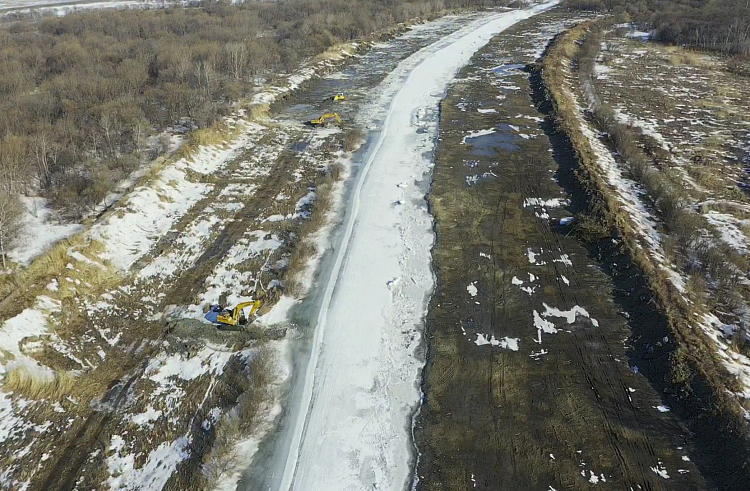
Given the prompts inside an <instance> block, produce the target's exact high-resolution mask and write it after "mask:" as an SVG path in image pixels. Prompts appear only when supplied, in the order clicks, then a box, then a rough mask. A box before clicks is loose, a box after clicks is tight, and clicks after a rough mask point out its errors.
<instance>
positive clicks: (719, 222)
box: [703, 211, 750, 254]
mask: <svg viewBox="0 0 750 491" xmlns="http://www.w3.org/2000/svg"><path fill="white" fill-rule="evenodd" d="M703 216H704V217H706V220H708V223H710V224H711V225H713V226H714V227H715V228H716V230H717V231H718V232H719V234H720V236H721V240H723V241H724V242H726V243H727V244H728V245H729V246H730V247H732V248H733V249H734V250H736V251H737V252H739V253H740V254H747V253H748V251H750V246H749V245H748V240H747V236H746V235H745V233H744V232H743V231H742V229H741V228H740V226H741V225H743V220H739V219H737V218H736V217H734V216H733V215H730V214H729V213H719V212H716V211H709V212H708V213H704V214H703Z"/></svg>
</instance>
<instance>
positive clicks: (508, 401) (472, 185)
mask: <svg viewBox="0 0 750 491" xmlns="http://www.w3.org/2000/svg"><path fill="white" fill-rule="evenodd" d="M571 21H572V19H570V17H569V15H567V14H563V13H561V12H559V11H558V12H549V13H546V14H543V15H540V16H537V17H535V18H533V19H530V20H528V21H525V22H522V23H519V24H518V25H516V26H515V27H514V28H512V29H510V30H508V31H507V32H504V33H502V34H501V35H499V36H497V37H495V38H494V39H493V41H492V42H491V43H489V44H488V45H487V46H486V47H485V48H484V49H482V50H481V51H479V52H478V53H477V54H476V55H475V56H474V58H473V60H472V63H471V64H470V65H469V66H467V67H466V68H465V69H464V70H463V71H462V72H461V73H460V75H459V77H458V78H457V80H456V81H455V83H454V84H453V86H452V88H451V90H450V91H449V93H448V94H447V97H446V98H445V99H444V100H443V103H442V106H441V119H440V138H439V143H438V146H437V150H436V155H435V170H434V176H433V179H434V180H433V185H432V190H431V193H430V196H429V203H430V207H431V211H432V213H433V214H434V217H435V233H436V245H435V249H434V255H433V260H434V269H435V274H436V276H437V289H436V292H435V294H434V296H433V298H432V301H431V305H430V310H429V314H428V318H427V337H428V360H427V366H426V368H425V374H424V381H423V391H424V405H423V406H422V408H421V410H420V412H419V414H418V416H417V419H416V429H415V433H416V442H417V446H418V448H419V450H420V457H419V464H418V468H417V476H416V479H417V489H421V490H448V489H486V490H490V489H492V490H496V489H502V490H504V491H508V490H519V491H521V490H524V491H525V490H529V489H544V490H549V491H553V490H563V489H564V490H583V489H592V487H594V485H596V488H602V489H613V490H629V489H648V490H687V489H690V490H697V489H711V488H712V487H711V486H710V485H709V484H707V482H706V479H705V478H704V474H705V470H704V469H700V468H698V467H696V465H694V463H693V462H692V461H691V460H690V455H691V454H692V453H693V452H695V451H699V450H700V449H696V448H695V445H696V442H695V441H693V439H691V435H690V434H688V432H687V430H686V429H685V426H684V425H683V424H682V423H681V421H680V420H678V419H677V418H676V417H675V416H674V413H673V412H671V411H670V408H669V407H668V406H667V405H666V404H665V403H664V402H663V400H662V395H663V391H664V390H665V389H666V390H668V386H665V384H664V380H663V378H664V377H663V374H664V371H663V366H664V363H668V360H669V354H670V350H671V349H672V348H673V347H674V344H673V340H672V339H670V337H669V335H668V331H667V328H666V323H665V320H664V318H663V316H662V315H661V314H660V313H659V312H658V311H657V310H656V309H655V307H654V306H653V303H652V302H650V301H649V299H650V298H651V296H650V294H649V291H648V289H647V287H646V284H645V281H644V279H643V278H642V277H641V276H640V275H639V273H638V270H637V268H635V267H633V265H632V264H631V263H630V262H629V260H628V258H627V256H626V255H625V254H623V253H622V252H621V250H620V247H619V244H618V241H617V239H616V238H615V237H612V238H608V239H605V240H603V241H599V242H598V243H594V244H592V243H588V242H583V241H582V240H581V239H580V238H579V235H577V234H576V233H575V231H574V230H575V220H576V218H577V216H576V214H577V213H579V212H580V211H582V210H584V209H585V208H586V207H587V206H588V204H589V203H587V199H588V198H587V196H586V194H585V193H583V192H582V190H581V188H580V186H579V183H578V181H577V179H576V176H575V173H574V171H575V159H574V156H573V154H572V151H571V148H570V145H569V142H568V141H567V140H566V139H565V137H564V136H562V135H561V134H559V133H557V132H556V131H555V126H554V121H553V120H552V117H551V115H550V113H549V110H550V107H549V104H548V102H547V101H546V100H545V93H544V88H543V87H542V86H541V80H540V79H539V77H538V76H530V70H529V69H528V67H527V65H528V64H530V63H532V62H534V60H535V58H536V57H538V56H539V55H540V54H541V50H542V49H543V48H544V45H545V43H546V42H547V40H549V38H551V37H552V36H553V35H554V34H555V33H556V32H559V31H561V30H563V29H564V27H565V25H569V24H570V23H571ZM644 372H646V373H648V374H649V377H650V378H647V377H646V376H644V375H643V373H644Z"/></svg>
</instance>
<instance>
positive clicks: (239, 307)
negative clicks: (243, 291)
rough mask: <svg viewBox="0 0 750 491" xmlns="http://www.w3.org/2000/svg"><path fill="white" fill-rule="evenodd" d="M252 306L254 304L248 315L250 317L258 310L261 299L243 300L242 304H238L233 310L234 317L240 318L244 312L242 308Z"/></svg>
mask: <svg viewBox="0 0 750 491" xmlns="http://www.w3.org/2000/svg"><path fill="white" fill-rule="evenodd" d="M250 306H252V307H253V308H252V309H250V313H249V314H248V315H247V316H248V317H252V316H253V315H254V314H255V312H256V311H257V310H258V308H259V307H260V300H255V301H252V302H242V303H240V304H237V306H236V307H235V308H234V310H233V311H232V318H234V319H239V318H240V315H241V314H242V309H244V308H245V307H250Z"/></svg>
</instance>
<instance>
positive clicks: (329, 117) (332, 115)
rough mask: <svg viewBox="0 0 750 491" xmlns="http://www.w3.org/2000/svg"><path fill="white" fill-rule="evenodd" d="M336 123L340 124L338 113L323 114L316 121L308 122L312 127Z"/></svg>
mask: <svg viewBox="0 0 750 491" xmlns="http://www.w3.org/2000/svg"><path fill="white" fill-rule="evenodd" d="M332 120H333V121H336V122H337V123H339V124H341V123H342V121H341V118H340V117H339V115H338V113H325V114H324V115H322V116H321V117H319V118H318V119H313V120H310V124H311V125H312V126H325V125H326V124H328V123H329V122H331V121H332Z"/></svg>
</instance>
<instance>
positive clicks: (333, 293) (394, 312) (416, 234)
mask: <svg viewBox="0 0 750 491" xmlns="http://www.w3.org/2000/svg"><path fill="white" fill-rule="evenodd" d="M555 3H556V2H551V3H547V4H544V5H540V6H535V7H532V8H529V9H526V10H522V11H511V12H504V13H499V14H493V15H487V16H486V17H484V18H483V19H479V20H477V21H474V22H472V23H471V24H470V25H468V26H466V27H465V28H463V29H461V30H459V31H457V32H456V33H454V34H452V35H450V36H447V37H445V38H443V39H442V40H440V41H438V42H437V43H435V44H434V45H432V46H429V47H427V48H425V49H422V50H420V51H418V52H417V53H415V54H414V55H412V56H410V57H409V58H407V59H406V60H404V61H403V62H401V63H400V64H399V67H398V68H397V69H396V70H394V71H393V72H392V73H391V74H390V75H389V76H388V77H387V78H386V80H385V81H384V82H383V84H382V85H381V89H382V94H383V95H382V96H381V98H380V101H379V102H378V103H377V104H375V105H374V107H373V108H372V112H373V113H376V112H377V111H378V110H379V108H383V107H387V108H388V109H387V112H386V114H385V121H384V127H383V131H382V132H381V134H380V135H379V138H378V139H377V140H376V141H375V142H374V143H373V147H371V148H370V149H369V151H368V153H367V155H366V161H365V162H364V163H363V164H364V165H363V166H362V170H361V172H360V175H359V176H358V180H357V182H356V184H355V187H354V190H353V193H352V196H351V213H350V214H349V215H348V216H347V219H346V222H345V223H344V225H343V236H342V244H343V245H342V247H341V248H340V249H339V250H337V251H336V254H335V256H334V263H333V267H332V274H331V280H330V281H329V282H328V283H327V284H326V285H321V288H324V290H323V298H322V305H321V310H320V316H319V318H318V323H317V326H316V329H315V335H314V341H313V348H312V354H311V357H310V361H309V365H308V369H307V373H306V374H304V376H305V382H304V388H303V391H302V398H301V400H300V403H301V407H300V409H299V417H298V419H297V421H296V422H295V423H293V430H292V436H291V446H290V452H289V456H288V459H287V461H286V466H285V469H284V473H283V475H282V476H281V482H280V487H279V489H281V490H283V491H287V490H290V489H295V490H304V491H307V490H312V489H341V490H344V489H367V490H370V489H401V488H404V487H406V485H407V481H408V479H409V475H410V471H411V464H410V462H411V458H410V456H411V453H412V451H413V447H412V444H411V440H410V438H411V435H410V424H409V421H410V418H411V415H412V411H413V408H414V407H415V406H416V405H417V404H418V403H419V400H420V391H419V386H418V379H419V375H420V371H421V368H422V365H423V362H422V360H420V359H419V357H418V356H417V355H416V349H417V347H418V345H419V343H420V342H421V332H420V330H418V329H415V327H414V326H420V325H422V323H423V317H424V314H425V311H426V307H427V304H426V300H427V298H428V297H429V294H430V292H431V291H432V288H433V284H434V279H433V276H432V271H431V270H430V248H431V246H432V243H433V236H432V221H431V218H430V216H429V215H428V213H427V210H426V207H425V206H424V205H423V204H418V203H419V201H420V200H423V198H424V195H423V193H422V192H421V191H420V190H419V189H418V188H417V187H416V186H414V187H409V188H407V189H401V188H398V184H399V183H402V182H413V181H414V180H415V179H421V178H422V176H423V175H424V174H426V173H428V172H429V170H430V168H431V162H430V161H429V160H428V158H429V157H428V156H429V155H430V150H431V149H432V148H433V145H434V143H433V142H434V136H435V133H436V128H435V124H434V123H429V125H428V126H427V127H426V129H427V131H426V132H420V133H417V131H416V129H418V128H415V124H414V123H413V118H412V115H413V114H414V113H415V112H416V111H417V110H427V111H428V114H429V112H432V113H433V114H435V112H436V110H437V106H438V103H439V101H440V99H441V97H442V94H443V93H444V91H445V88H446V86H447V84H448V83H449V82H450V80H451V79H452V78H453V77H454V76H455V73H456V72H457V70H458V69H459V68H461V67H462V66H463V65H465V64H466V63H467V62H468V60H469V59H470V56H471V55H472V54H473V53H474V51H476V50H477V49H479V48H480V47H481V46H482V45H484V44H485V43H486V42H487V41H489V39H491V37H492V36H493V35H494V34H496V33H497V32H500V31H501V30H503V29H505V28H507V27H509V26H511V25H513V24H514V23H516V22H518V21H519V20H521V19H524V18H528V17H530V16H531V15H533V14H535V13H537V12H540V11H542V10H544V9H546V8H549V7H551V6H553V5H555ZM403 75H406V78H404V77H403ZM366 112H367V111H365V113H366ZM365 117H368V119H369V116H367V115H366V114H365ZM420 119H421V118H420ZM421 124H423V122H421V121H420V125H421ZM420 127H421V128H425V126H420ZM394 163H398V165H394ZM399 199H401V200H402V202H403V203H404V205H403V206H400V207H397V208H398V209H395V208H394V207H393V206H392V204H393V203H394V202H396V201H397V200H399ZM392 278H409V280H410V281H403V282H399V284H397V285H396V286H394V287H393V288H392V289H391V290H388V289H387V288H385V287H384V285H385V284H386V283H387V282H388V281H389V280H390V279H392ZM394 326H397V327H396V328H395V329H394ZM313 400H314V403H313Z"/></svg>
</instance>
